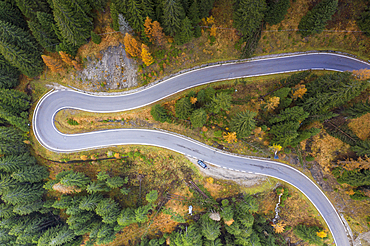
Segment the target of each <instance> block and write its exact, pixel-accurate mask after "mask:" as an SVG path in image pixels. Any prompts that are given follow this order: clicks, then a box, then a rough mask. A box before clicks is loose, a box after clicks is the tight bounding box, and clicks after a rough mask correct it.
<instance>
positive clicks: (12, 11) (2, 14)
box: [0, 1, 27, 30]
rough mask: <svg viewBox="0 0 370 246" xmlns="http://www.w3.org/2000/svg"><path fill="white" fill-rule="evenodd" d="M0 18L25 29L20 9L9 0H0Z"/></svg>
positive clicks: (25, 25)
mask: <svg viewBox="0 0 370 246" xmlns="http://www.w3.org/2000/svg"><path fill="white" fill-rule="evenodd" d="M0 20H2V21H4V22H8V23H10V24H12V25H15V26H17V27H19V28H21V29H23V30H27V23H26V21H25V20H24V18H23V16H22V13H21V11H19V9H18V8H17V7H16V6H14V5H13V4H11V3H10V2H9V1H0Z"/></svg>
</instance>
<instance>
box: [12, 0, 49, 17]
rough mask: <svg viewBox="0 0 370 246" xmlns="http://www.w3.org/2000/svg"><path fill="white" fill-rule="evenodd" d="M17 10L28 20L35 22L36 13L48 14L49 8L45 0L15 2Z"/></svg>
mask: <svg viewBox="0 0 370 246" xmlns="http://www.w3.org/2000/svg"><path fill="white" fill-rule="evenodd" d="M15 2H16V4H17V6H18V8H19V9H20V10H21V11H22V13H23V14H24V16H26V17H27V18H28V19H32V20H35V19H36V13H37V12H38V11H41V12H49V11H50V8H49V5H48V3H47V1H46V0H15Z"/></svg>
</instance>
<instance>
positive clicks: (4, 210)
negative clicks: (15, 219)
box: [0, 203, 15, 219]
mask: <svg viewBox="0 0 370 246" xmlns="http://www.w3.org/2000/svg"><path fill="white" fill-rule="evenodd" d="M14 215H15V214H14V212H13V206H12V205H10V204H5V203H1V204H0V218H5V219H6V218H10V217H12V216H14Z"/></svg>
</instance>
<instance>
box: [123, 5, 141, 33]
mask: <svg viewBox="0 0 370 246" xmlns="http://www.w3.org/2000/svg"><path fill="white" fill-rule="evenodd" d="M127 20H128V22H129V23H130V26H131V27H132V29H134V30H135V31H136V32H142V31H143V27H144V18H143V16H142V10H141V9H140V4H139V2H138V0H127Z"/></svg>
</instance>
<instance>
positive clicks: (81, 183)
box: [60, 172, 90, 188]
mask: <svg viewBox="0 0 370 246" xmlns="http://www.w3.org/2000/svg"><path fill="white" fill-rule="evenodd" d="M89 182H90V178H89V177H86V176H85V174H83V173H79V172H73V173H72V172H71V173H69V174H67V175H66V176H64V177H63V178H61V179H60V183H61V184H62V185H65V186H76V187H79V188H85V187H86V186H87V184H88V183H89Z"/></svg>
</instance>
